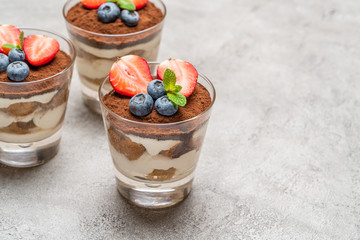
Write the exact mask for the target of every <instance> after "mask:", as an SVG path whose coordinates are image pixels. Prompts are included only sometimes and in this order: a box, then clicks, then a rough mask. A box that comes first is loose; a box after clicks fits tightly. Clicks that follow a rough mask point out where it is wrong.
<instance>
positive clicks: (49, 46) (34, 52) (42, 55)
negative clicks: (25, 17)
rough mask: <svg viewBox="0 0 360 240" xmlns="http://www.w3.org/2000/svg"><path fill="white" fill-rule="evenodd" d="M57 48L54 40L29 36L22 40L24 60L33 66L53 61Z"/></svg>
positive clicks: (58, 46) (41, 36)
mask: <svg viewBox="0 0 360 240" xmlns="http://www.w3.org/2000/svg"><path fill="white" fill-rule="evenodd" d="M59 48H60V45H59V42H58V41H57V40H56V39H55V38H51V37H47V36H43V35H31V36H28V37H26V38H25V39H24V52H25V56H26V60H27V61H28V62H29V63H30V64H31V65H33V66H41V65H44V64H47V63H48V62H50V61H51V60H53V59H54V57H55V55H56V54H57V52H58V51H59Z"/></svg>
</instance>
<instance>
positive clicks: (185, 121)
mask: <svg viewBox="0 0 360 240" xmlns="http://www.w3.org/2000/svg"><path fill="white" fill-rule="evenodd" d="M148 63H149V65H150V64H154V65H156V64H160V62H148ZM198 74H199V77H201V78H203V79H204V80H205V81H206V82H207V83H208V84H209V85H210V91H209V90H208V89H207V90H208V91H209V92H210V94H211V92H212V93H213V95H214V96H213V99H212V101H211V104H210V105H209V107H208V108H207V109H205V111H203V112H202V113H200V114H199V115H196V116H195V117H192V118H189V119H186V120H183V121H180V122H172V123H147V122H138V121H134V120H130V119H127V118H124V117H122V116H120V115H118V114H116V113H114V112H113V111H112V110H110V109H109V108H108V107H107V106H106V105H105V104H104V102H103V100H102V97H101V89H102V88H103V86H104V84H105V82H106V81H108V79H109V76H107V77H106V78H105V79H104V80H103V81H102V82H101V84H100V87H99V90H98V95H99V102H100V104H101V106H102V107H104V108H105V109H106V110H107V111H108V112H109V113H111V114H112V115H113V116H114V117H116V118H118V119H121V120H123V121H126V122H128V123H132V124H139V125H143V126H157V127H165V126H174V125H180V124H184V123H188V122H192V121H194V120H196V119H199V118H200V117H202V116H203V115H205V114H206V113H208V112H209V111H210V110H211V108H212V106H213V105H214V103H215V99H216V91H215V87H214V85H213V84H212V82H211V81H210V79H209V78H207V77H206V76H205V75H203V74H201V73H199V72H198Z"/></svg>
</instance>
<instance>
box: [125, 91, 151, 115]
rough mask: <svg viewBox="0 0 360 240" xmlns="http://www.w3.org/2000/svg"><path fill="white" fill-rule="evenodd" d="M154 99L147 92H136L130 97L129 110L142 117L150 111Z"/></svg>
mask: <svg viewBox="0 0 360 240" xmlns="http://www.w3.org/2000/svg"><path fill="white" fill-rule="evenodd" d="M153 105H154V100H153V99H152V97H151V96H150V95H149V94H146V93H138V94H136V95H135V96H133V97H132V98H131V99H130V103H129V107H130V112H131V113H132V114H134V115H135V116H138V117H143V116H146V115H148V114H149V113H151V111H152V109H153Z"/></svg>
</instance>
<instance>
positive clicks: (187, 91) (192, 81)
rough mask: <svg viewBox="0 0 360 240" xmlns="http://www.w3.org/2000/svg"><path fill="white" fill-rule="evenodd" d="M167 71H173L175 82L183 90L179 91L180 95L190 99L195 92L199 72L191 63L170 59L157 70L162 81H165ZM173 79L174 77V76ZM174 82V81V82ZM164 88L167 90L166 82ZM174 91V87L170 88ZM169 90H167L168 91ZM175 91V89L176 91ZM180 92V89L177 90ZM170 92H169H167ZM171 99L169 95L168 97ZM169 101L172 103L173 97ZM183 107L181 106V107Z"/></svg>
mask: <svg viewBox="0 0 360 240" xmlns="http://www.w3.org/2000/svg"><path fill="white" fill-rule="evenodd" d="M166 69H170V70H172V71H173V73H174V75H175V81H176V83H178V84H179V85H181V86H182V88H181V89H180V90H179V93H180V94H182V95H184V96H185V97H189V96H190V95H191V94H192V93H193V92H194V90H195V86H196V83H197V79H198V72H197V71H196V69H195V68H194V66H193V65H191V64H190V63H189V62H186V61H183V60H179V59H169V60H166V61H164V62H162V63H160V65H159V66H158V69H157V77H158V79H160V80H163V81H164V78H165V71H166ZM172 78H173V76H172ZM172 82H173V80H172ZM164 86H165V89H166V84H165V82H164ZM169 87H170V88H171V89H172V85H170V86H169ZM166 90H167V89H166ZM174 90H175V89H174ZM176 90H178V87H177V88H176ZM167 91H169V90H167ZM168 97H169V95H168ZM169 99H170V100H171V101H172V99H171V97H169ZM180 106H181V105H180Z"/></svg>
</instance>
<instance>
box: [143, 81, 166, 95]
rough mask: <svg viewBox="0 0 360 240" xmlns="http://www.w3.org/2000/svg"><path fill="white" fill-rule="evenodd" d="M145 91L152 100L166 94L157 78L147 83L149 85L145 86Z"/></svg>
mask: <svg viewBox="0 0 360 240" xmlns="http://www.w3.org/2000/svg"><path fill="white" fill-rule="evenodd" d="M147 92H148V94H149V95H150V96H151V97H152V98H153V99H154V100H156V99H158V98H159V97H162V96H164V95H165V94H166V90H165V87H164V84H163V82H162V81H161V80H159V79H155V80H152V81H151V82H150V83H149V85H148V86H147Z"/></svg>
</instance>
